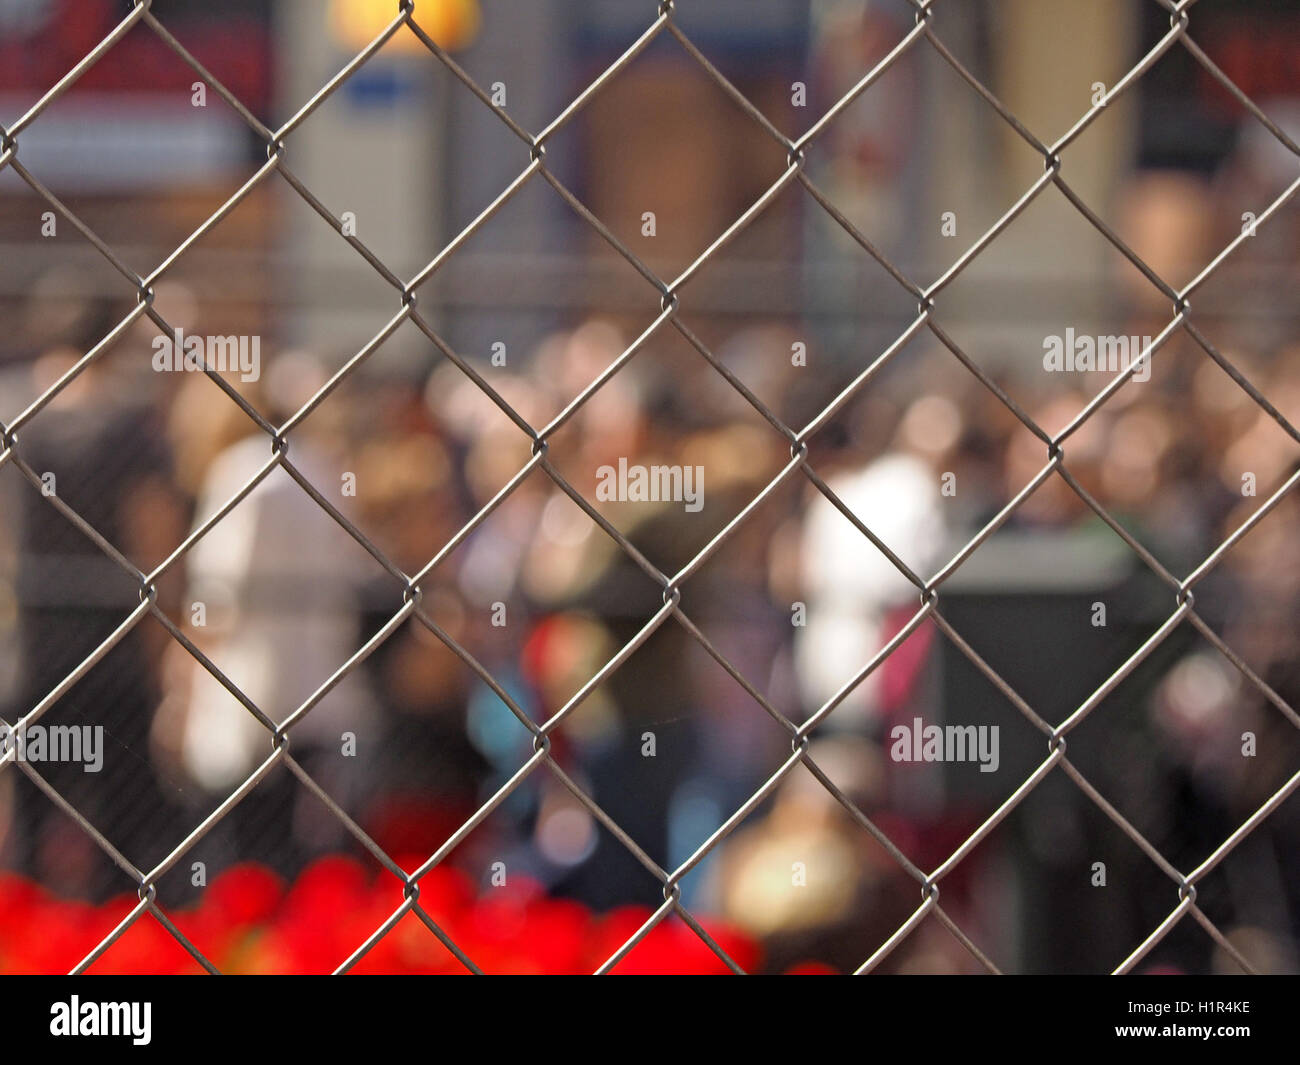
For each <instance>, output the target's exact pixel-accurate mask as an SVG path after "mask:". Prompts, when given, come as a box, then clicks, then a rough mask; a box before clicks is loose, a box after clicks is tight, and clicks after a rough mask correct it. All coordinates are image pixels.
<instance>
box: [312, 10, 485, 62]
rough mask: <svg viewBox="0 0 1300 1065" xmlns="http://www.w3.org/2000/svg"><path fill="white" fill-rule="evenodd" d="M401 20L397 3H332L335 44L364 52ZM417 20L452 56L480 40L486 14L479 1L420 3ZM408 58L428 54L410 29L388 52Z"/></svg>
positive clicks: (397, 36)
mask: <svg viewBox="0 0 1300 1065" xmlns="http://www.w3.org/2000/svg"><path fill="white" fill-rule="evenodd" d="M396 16H397V0H330V12H329V25H330V32H331V33H332V34H333V35H334V38H335V40H337V41H338V42H339V43H340V44H342V45H344V46H345V47H347V48H352V49H356V50H357V51H360V50H361V49H362V48H364V47H365V46H366V45H368V44H369V43H370V42H371V41H373V40H374V39H375V38H376V37H378V36H379V35H380V34H381V33H382V32H383V31H384V30H385V29H386V28H387V27H388V25H389V23H391V22H392V21H393V19H394V18H395V17H396ZM414 20H415V23H416V25H418V26H419V27H420V29H422V30H424V32H425V33H427V34H428V35H429V36H430V37H432V38H433V40H435V41H436V42H437V43H438V45H439V46H440V47H442V48H445V49H447V51H449V52H453V51H459V50H460V49H462V48H467V47H469V45H470V44H472V43H473V41H474V38H475V37H477V36H478V30H479V25H480V23H481V22H482V12H481V11H480V10H479V3H478V0H416V4H415V11H414ZM390 49H392V50H395V51H398V52H403V53H407V54H419V53H421V52H426V53H427V51H428V49H426V48H425V46H424V44H423V43H422V42H421V41H420V39H419V38H418V37H416V36H415V34H414V33H412V32H411V30H410V29H409V28H406V27H403V28H402V29H400V30H398V31H397V32H396V33H395V34H393V36H392V37H391V38H389V40H388V43H387V44H385V45H384V51H389V50H390Z"/></svg>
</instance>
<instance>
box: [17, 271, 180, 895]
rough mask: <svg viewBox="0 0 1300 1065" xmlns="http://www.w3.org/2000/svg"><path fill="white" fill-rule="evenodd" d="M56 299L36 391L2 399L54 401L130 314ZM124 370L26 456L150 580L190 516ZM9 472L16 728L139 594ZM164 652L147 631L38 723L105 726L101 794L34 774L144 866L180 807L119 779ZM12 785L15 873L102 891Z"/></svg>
mask: <svg viewBox="0 0 1300 1065" xmlns="http://www.w3.org/2000/svg"><path fill="white" fill-rule="evenodd" d="M56 290H57V291H56V292H51V291H49V290H47V288H46V286H45V285H44V284H38V285H37V287H36V289H35V291H34V294H33V298H32V305H31V308H30V316H31V318H32V320H33V321H34V322H36V323H38V324H42V325H44V326H47V327H49V329H48V332H46V333H44V335H43V341H44V342H45V343H46V344H47V346H46V347H45V348H44V349H43V350H42V352H41V354H40V355H39V357H38V358H37V359H36V360H35V361H34V362H33V363H32V364H31V365H30V367H29V368H28V371H27V372H28V375H29V376H28V382H27V385H26V387H25V388H23V389H22V390H21V391H19V390H15V392H8V393H7V394H6V399H7V400H10V401H12V400H14V399H19V400H20V402H23V401H29V400H31V399H34V398H35V397H37V396H39V395H42V394H45V393H47V392H48V391H49V390H50V389H51V388H53V387H54V386H55V385H56V383H57V382H58V381H59V380H60V379H61V378H62V376H63V375H64V374H65V373H67V371H68V370H70V369H71V368H72V367H73V366H74V365H76V363H77V362H78V360H80V359H81V358H82V357H83V356H84V355H85V354H86V353H87V352H89V351H90V350H92V349H93V348H94V347H95V346H96V345H97V344H98V343H99V342H100V341H101V340H103V338H104V337H105V336H106V335H107V334H108V333H109V332H110V331H111V329H112V327H113V326H114V325H116V324H117V322H118V321H120V320H121V318H122V317H124V315H125V309H124V308H118V307H116V306H115V305H114V304H113V303H112V302H110V301H105V300H98V299H96V298H94V297H89V298H84V299H83V298H76V297H70V296H68V295H66V294H64V295H61V296H60V295H59V292H62V289H61V288H60V287H59V286H56ZM119 310H120V311H121V312H122V313H120V314H119V313H118V311H119ZM125 359H126V355H125V354H124V352H123V342H122V341H121V340H120V339H119V343H118V344H115V345H113V346H111V347H110V348H109V349H107V350H105V351H104V352H103V353H102V354H101V355H100V357H99V358H98V359H97V360H96V361H95V362H94V363H91V364H90V365H88V366H86V367H85V368H83V369H82V370H81V371H80V372H79V373H78V375H77V376H76V377H75V378H73V379H72V380H71V381H70V382H69V383H67V384H66V386H65V387H64V388H62V390H61V391H59V393H58V394H57V395H56V396H55V397H54V398H53V399H52V400H51V401H50V402H49V403H48V405H47V406H46V407H45V408H44V409H43V410H42V411H40V412H39V413H38V414H37V415H36V416H35V417H33V418H32V420H31V421H29V422H28V423H26V424H25V425H24V426H23V427H22V429H21V431H20V432H19V433H18V434H17V436H18V443H17V445H16V450H17V454H18V455H19V457H21V458H22V459H23V460H24V461H25V462H27V463H28V464H29V465H30V466H31V468H32V469H33V470H35V471H36V473H37V474H38V475H40V476H42V477H47V476H51V477H52V478H53V479H52V480H50V481H49V482H48V485H49V488H50V492H51V494H52V495H53V496H55V497H57V499H58V500H61V501H62V502H63V503H65V504H67V506H69V507H70V508H71V509H72V510H73V511H74V512H76V513H77V514H78V515H79V516H80V517H81V518H82V519H83V520H84V521H85V522H86V523H87V524H88V525H89V526H90V527H91V528H92V529H94V530H95V531H96V532H97V533H98V534H99V535H101V536H102V537H103V538H104V539H105V540H107V541H108V543H110V544H112V545H113V546H115V547H116V548H117V549H118V550H120V551H122V552H123V554H124V555H125V556H126V557H127V559H128V560H130V561H131V562H132V563H133V564H134V565H136V566H137V567H139V568H140V569H141V570H142V571H144V572H148V571H149V570H150V569H152V568H153V567H154V566H156V565H157V564H158V563H159V562H161V561H162V560H163V558H164V557H166V555H167V553H168V552H170V551H171V550H172V549H173V548H174V547H175V545H176V544H177V543H178V542H179V541H180V539H181V538H182V536H183V534H184V520H185V509H184V501H183V500H182V499H181V498H180V497H179V496H178V495H177V493H176V492H175V491H174V490H173V489H172V487H171V476H170V475H171V454H170V449H169V447H168V445H167V440H166V434H165V432H164V429H163V424H162V421H161V419H160V417H159V413H158V411H157V409H156V408H155V407H154V406H153V405H152V404H151V403H150V402H149V401H148V400H147V399H142V398H141V397H140V394H139V391H138V390H137V389H136V388H134V387H132V382H133V380H134V379H133V377H132V375H131V372H130V371H131V367H130V365H129V364H128V363H126V362H125V361H124V360H125ZM20 396H21V399H20ZM8 406H10V403H8V402H7V403H6V407H8ZM13 413H16V411H12V412H11V411H8V410H6V412H5V415H6V416H7V417H12V414H13ZM7 476H8V478H9V480H8V491H9V492H10V500H11V504H9V503H7V505H6V506H5V508H4V510H5V513H6V514H7V515H10V516H12V520H13V521H14V523H15V524H16V526H17V533H16V543H17V570H16V577H15V589H14V592H15V598H16V601H17V604H18V611H17V618H16V629H17V633H18V653H17V663H18V671H17V674H18V675H17V677H16V679H15V683H14V686H13V690H12V693H11V694H12V698H11V699H10V700H9V701H8V702H7V705H6V707H5V713H4V716H5V718H6V719H7V720H8V721H10V722H11V723H12V722H13V721H14V720H16V719H17V718H18V717H20V716H22V715H24V714H27V713H28V712H30V711H31V710H32V709H33V708H34V707H35V706H37V705H38V704H39V703H40V702H41V701H42V700H43V699H44V698H45V697H46V696H47V695H48V694H49V692H50V691H51V690H52V689H54V688H55V687H56V686H57V685H58V684H59V683H60V682H61V681H63V680H64V679H65V677H67V676H68V675H69V674H71V673H72V672H73V670H74V669H76V668H77V667H78V666H79V665H80V664H81V663H82V661H83V660H84V659H85V658H86V657H87V656H88V655H90V654H91V653H92V652H93V651H95V650H96V649H97V648H98V647H99V646H100V645H101V644H102V643H103V642H104V641H105V640H106V639H108V637H109V636H110V635H111V634H112V633H113V631H114V630H115V629H116V628H117V627H118V626H119V625H120V624H121V623H122V622H123V620H124V619H125V618H126V616H127V615H128V614H129V613H130V612H131V611H132V610H133V609H135V608H136V607H137V606H138V605H139V603H140V590H139V587H138V585H137V582H136V581H134V580H132V578H131V577H130V576H129V575H128V574H127V573H125V572H124V571H123V570H122V569H121V568H120V567H119V566H118V565H117V564H116V563H115V562H114V561H113V560H111V559H110V558H109V557H108V556H107V555H106V554H105V553H104V552H103V551H102V550H101V549H100V547H99V546H97V545H96V544H95V543H94V542H93V541H92V540H91V539H90V538H88V537H87V535H86V534H85V533H83V532H82V531H81V530H80V529H79V528H78V527H76V526H75V525H74V524H73V523H72V522H71V521H70V520H69V519H68V518H67V517H65V516H64V515H63V514H62V513H60V512H59V511H58V510H57V509H56V508H55V507H54V506H53V505H52V502H51V499H49V498H45V491H44V490H43V489H37V488H35V487H33V486H32V485H30V484H28V483H27V482H26V481H25V480H19V479H18V475H17V471H16V470H13V469H12V468H10V470H9V471H8V475H7ZM3 479H4V478H0V480H3ZM176 585H177V580H176V578H175V577H173V576H170V575H169V576H166V577H164V578H162V579H160V581H159V582H158V588H157V591H158V604H159V606H160V607H161V608H163V609H169V608H173V607H174V606H175V600H176V598H177V587H176ZM168 642H169V638H168V637H167V635H166V633H165V632H164V631H163V630H162V629H161V628H160V627H159V626H157V625H153V624H152V623H149V622H144V623H141V624H138V625H137V626H135V627H134V628H133V629H131V630H130V631H129V632H127V633H126V635H125V636H123V637H122V639H121V640H120V641H119V642H118V643H117V644H116V645H115V646H114V647H113V648H112V649H111V650H110V651H109V652H107V654H105V655H104V657H103V658H102V659H101V660H100V661H99V662H98V663H97V664H96V665H95V666H94V667H92V668H91V669H90V670H89V671H88V672H87V673H86V674H85V675H84V676H83V677H82V678H81V679H80V680H79V681H78V682H77V683H76V684H75V685H73V687H72V688H70V689H69V690H68V691H67V692H66V693H65V694H64V695H63V696H62V697H61V698H60V699H59V700H58V701H57V703H55V704H54V705H53V706H52V707H51V708H50V710H49V711H48V712H47V714H46V716H45V717H44V718H43V719H42V720H43V722H44V723H45V724H47V725H48V724H52V723H58V724H60V725H78V726H89V727H94V726H102V727H103V728H104V730H105V733H106V734H107V736H108V737H110V739H109V741H108V742H109V743H111V745H112V749H113V752H114V753H112V754H110V755H109V756H110V757H117V758H118V762H117V765H115V766H110V767H109V772H108V773H107V774H106V775H105V781H104V782H103V783H102V784H100V785H99V786H97V787H96V786H88V784H87V780H86V778H84V777H83V767H82V766H81V765H79V764H77V765H72V764H62V763H49V764H44V765H42V766H41V767H40V769H39V771H40V773H41V775H42V776H43V777H44V778H45V779H46V780H47V781H49V782H50V783H51V784H52V785H53V786H54V787H55V788H56V789H57V790H59V791H60V793H62V794H64V795H65V796H68V797H70V798H71V799H73V800H74V805H76V806H77V808H78V809H79V810H80V811H81V812H82V813H83V815H85V816H86V817H87V819H88V820H89V821H90V822H91V823H92V824H94V825H96V827H98V828H99V829H100V830H101V831H103V832H104V833H105V835H106V836H107V837H108V839H109V840H110V841H111V842H112V843H114V845H115V846H117V847H118V848H119V849H120V850H122V851H123V852H124V853H125V854H126V855H127V856H128V857H131V858H132V859H133V860H135V861H139V862H146V863H147V858H148V856H149V855H151V854H155V853H156V852H157V848H156V843H155V840H154V839H153V838H152V837H154V836H155V835H156V831H157V825H158V824H159V822H160V819H163V818H165V817H166V816H168V815H167V811H169V810H170V809H171V802H170V799H169V797H168V794H167V793H166V792H164V791H163V790H161V788H160V784H159V781H158V779H157V778H156V776H155V774H154V773H153V772H152V771H151V770H150V768H149V767H147V766H145V767H143V768H142V769H141V771H132V772H131V773H129V774H123V773H122V772H121V766H122V763H121V761H120V756H121V755H122V752H123V751H125V752H128V753H127V754H126V755H125V757H127V758H131V759H133V760H139V759H140V752H142V751H143V750H144V749H145V748H146V747H147V736H148V731H149V719H150V716H151V708H152V706H153V704H154V703H155V702H156V701H157V699H158V697H159V688H160V683H161V677H160V658H161V654H162V651H163V649H164V648H165V647H166V645H167V643H168ZM132 768H133V769H134V763H132ZM8 775H9V776H10V777H11V778H12V779H13V781H14V783H13V786H14V788H15V789H16V797H15V818H14V825H13V832H12V833H11V842H10V846H11V853H12V855H13V859H12V860H13V862H14V864H16V865H17V867H18V868H19V869H22V870H25V871H27V872H29V873H30V874H32V875H34V876H36V877H37V878H38V879H40V880H42V881H43V882H45V883H49V884H52V885H56V886H57V887H58V888H59V889H60V890H63V891H67V892H69V893H74V894H82V895H97V894H98V893H100V892H103V891H104V890H106V888H107V874H108V873H109V870H110V863H109V859H108V858H107V856H106V855H104V854H103V853H102V852H101V851H100V849H99V848H98V846H97V845H96V844H95V843H94V842H93V841H92V840H91V839H90V838H89V837H88V836H86V834H85V833H84V832H82V831H81V830H80V829H79V828H78V827H77V826H75V825H74V824H73V823H72V822H71V821H69V820H68V819H67V818H66V817H65V816H64V815H63V814H62V813H60V812H58V811H57V810H56V809H55V808H54V807H52V806H51V805H50V803H49V801H48V799H46V798H45V797H44V796H43V795H41V794H39V793H38V790H37V788H36V786H35V785H34V784H33V783H31V781H30V780H28V778H27V777H26V776H25V775H21V774H16V773H13V772H10V773H9V774H8Z"/></svg>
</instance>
